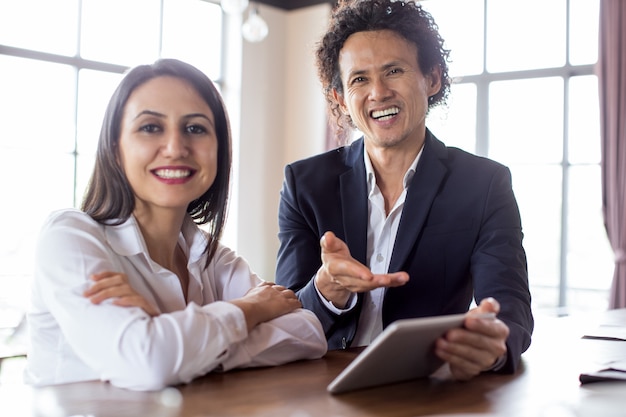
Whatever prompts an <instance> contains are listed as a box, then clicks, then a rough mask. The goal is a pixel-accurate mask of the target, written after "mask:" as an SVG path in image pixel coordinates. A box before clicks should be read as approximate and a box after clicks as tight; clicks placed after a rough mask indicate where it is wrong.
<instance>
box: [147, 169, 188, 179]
mask: <svg viewBox="0 0 626 417" xmlns="http://www.w3.org/2000/svg"><path fill="white" fill-rule="evenodd" d="M154 173H155V174H156V175H158V176H159V177H161V178H168V179H171V178H185V177H188V176H189V175H191V171H189V170H188V169H157V170H156V171H155V172H154Z"/></svg>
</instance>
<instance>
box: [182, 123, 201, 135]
mask: <svg viewBox="0 0 626 417" xmlns="http://www.w3.org/2000/svg"><path fill="white" fill-rule="evenodd" d="M185 130H186V131H187V133H192V134H201V133H205V132H206V129H205V128H204V127H203V126H200V125H189V126H187V127H186V128H185Z"/></svg>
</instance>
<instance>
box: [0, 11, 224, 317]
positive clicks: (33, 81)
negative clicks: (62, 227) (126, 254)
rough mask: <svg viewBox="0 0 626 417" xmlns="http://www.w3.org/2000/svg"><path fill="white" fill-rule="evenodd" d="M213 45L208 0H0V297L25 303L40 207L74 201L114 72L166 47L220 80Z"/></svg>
mask: <svg viewBox="0 0 626 417" xmlns="http://www.w3.org/2000/svg"><path fill="white" fill-rule="evenodd" d="M221 45H222V11H221V8H220V6H219V4H217V3H211V2H206V1H202V0H158V1H155V0H133V1H126V0H88V1H81V0H56V1H54V2H51V1H49V0H20V1H12V0H0V68H2V77H0V91H1V92H2V93H1V94H0V115H1V116H0V118H1V119H0V159H1V160H2V163H1V164H0V189H1V190H2V196H3V202H4V204H3V206H2V209H1V210H2V215H1V216H0V230H2V233H1V234H0V306H2V305H5V306H7V307H6V308H7V311H8V310H10V309H11V308H14V309H22V308H23V307H24V306H25V305H27V299H28V297H29V291H28V288H29V286H30V277H31V275H32V264H33V259H32V256H33V251H34V245H35V241H36V239H37V235H38V233H39V228H40V226H41V222H42V221H43V219H44V218H45V216H46V215H47V214H48V213H49V212H50V211H52V210H54V209H58V208H64V207H71V206H76V207H78V206H79V205H80V202H81V198H82V193H83V191H84V189H85V186H86V184H87V181H88V179H89V175H90V174H91V170H92V166H93V160H94V153H95V147H96V143H97V140H98V135H99V131H100V125H101V122H102V116H103V114H104V109H105V106H106V104H107V102H108V99H109V97H110V96H111V94H112V92H113V89H114V88H115V86H116V85H117V83H118V82H119V80H120V79H121V77H122V74H123V73H124V72H125V71H126V70H127V69H128V67H130V66H134V65H137V64H143V63H150V62H153V61H154V60H156V59H157V58H159V57H172V58H178V59H182V60H184V61H187V62H189V63H191V64H193V65H195V66H197V67H198V68H199V69H201V70H202V71H204V72H205V73H206V74H207V75H208V76H209V77H210V78H212V79H213V80H215V81H216V82H217V83H219V82H220V81H221V78H222V77H221V76H222V74H221V69H222V64H221V56H222V49H221ZM0 317H2V319H1V320H0V321H3V322H2V323H0V329H2V328H3V327H8V326H9V325H10V324H11V323H4V320H12V319H13V318H14V316H13V315H11V314H0Z"/></svg>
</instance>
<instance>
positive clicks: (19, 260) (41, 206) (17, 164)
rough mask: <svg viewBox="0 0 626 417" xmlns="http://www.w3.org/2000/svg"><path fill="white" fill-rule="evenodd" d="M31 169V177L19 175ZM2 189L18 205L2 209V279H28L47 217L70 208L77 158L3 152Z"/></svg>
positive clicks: (0, 158) (60, 155) (1, 167)
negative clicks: (60, 209)
mask: <svg viewBox="0 0 626 417" xmlns="http://www.w3.org/2000/svg"><path fill="white" fill-rule="evenodd" d="M25 167H32V168H33V171H35V173H34V174H32V175H19V181H15V178H16V175H17V174H16V173H20V172H24V170H25ZM0 178H2V183H1V184H0V187H1V189H2V192H3V193H4V194H5V195H9V196H11V200H12V201H15V202H17V203H15V204H4V205H2V208H1V213H2V215H1V216H0V230H2V236H3V239H0V276H7V277H12V279H15V276H29V275H30V274H31V273H32V264H33V253H34V248H35V241H36V239H37V236H38V235H39V228H40V226H41V223H42V221H43V219H44V218H45V217H46V216H47V215H48V213H49V212H50V211H51V210H53V209H57V208H62V207H71V205H72V201H73V200H72V199H73V194H74V158H73V156H72V155H71V154H63V153H60V152H55V153H50V152H45V151H43V152H42V151H37V150H31V151H29V152H24V150H22V149H3V150H2V152H0Z"/></svg>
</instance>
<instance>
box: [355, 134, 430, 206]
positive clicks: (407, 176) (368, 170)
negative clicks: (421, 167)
mask: <svg viewBox="0 0 626 417" xmlns="http://www.w3.org/2000/svg"><path fill="white" fill-rule="evenodd" d="M423 151H424V146H423V145H422V149H420V151H419V152H418V153H417V156H416V157H415V159H414V160H413V162H412V163H411V165H410V166H409V169H407V171H406V172H405V173H404V179H403V184H404V188H405V189H406V188H408V186H409V184H410V183H411V180H412V179H413V175H415V170H416V169H417V163H418V162H419V160H420V157H421V156H422V152H423ZM363 162H365V175H366V178H367V190H368V193H369V194H371V193H372V191H373V190H374V187H375V186H376V175H375V174H374V167H373V166H372V161H371V160H370V157H369V155H368V153H367V149H364V150H363Z"/></svg>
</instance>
